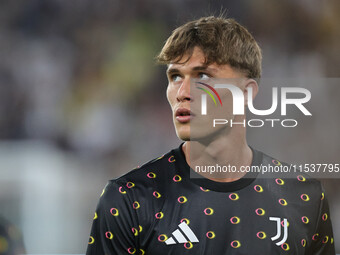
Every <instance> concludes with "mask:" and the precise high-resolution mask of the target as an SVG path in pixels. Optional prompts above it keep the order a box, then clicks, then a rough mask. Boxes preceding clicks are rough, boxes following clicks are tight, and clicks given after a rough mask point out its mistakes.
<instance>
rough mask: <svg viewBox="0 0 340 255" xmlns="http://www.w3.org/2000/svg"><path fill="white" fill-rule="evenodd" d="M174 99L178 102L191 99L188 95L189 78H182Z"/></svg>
mask: <svg viewBox="0 0 340 255" xmlns="http://www.w3.org/2000/svg"><path fill="white" fill-rule="evenodd" d="M176 99H177V101H178V102H183V101H192V97H191V95H190V79H189V78H184V79H183V82H182V84H181V86H180V88H179V89H178V91H177V95H176Z"/></svg>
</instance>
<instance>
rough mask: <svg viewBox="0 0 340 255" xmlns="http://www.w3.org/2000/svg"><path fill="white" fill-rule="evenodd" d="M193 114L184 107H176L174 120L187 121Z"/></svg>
mask: <svg viewBox="0 0 340 255" xmlns="http://www.w3.org/2000/svg"><path fill="white" fill-rule="evenodd" d="M193 116H194V114H193V113H192V112H191V111H190V110H189V109H186V108H178V109H177V110H176V112H175V117H176V120H177V121H178V122H180V123H187V122H189V121H190V119H192V117H193Z"/></svg>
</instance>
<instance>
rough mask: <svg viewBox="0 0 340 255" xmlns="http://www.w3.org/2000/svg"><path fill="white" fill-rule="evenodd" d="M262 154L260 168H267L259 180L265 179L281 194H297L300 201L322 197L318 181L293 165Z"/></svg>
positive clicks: (322, 193) (321, 188) (320, 185)
mask: <svg viewBox="0 0 340 255" xmlns="http://www.w3.org/2000/svg"><path fill="white" fill-rule="evenodd" d="M262 154H263V158H262V167H267V169H266V170H267V172H266V173H264V174H262V176H261V175H260V178H263V179H267V181H268V182H271V183H272V184H273V186H275V187H277V188H278V189H279V190H280V191H282V192H284V191H285V192H287V193H292V194H299V196H300V198H301V199H302V200H304V199H308V197H309V196H313V197H314V198H315V199H317V200H320V199H321V198H322V197H324V190H323V187H322V184H321V182H320V181H319V180H318V179H316V178H313V177H312V176H310V175H308V174H307V173H304V172H303V171H301V169H300V168H298V167H296V166H295V165H293V164H290V163H286V162H283V161H281V160H279V159H276V158H274V157H271V156H269V155H267V154H265V153H262ZM270 180H272V181H270Z"/></svg>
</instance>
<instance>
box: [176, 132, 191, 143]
mask: <svg viewBox="0 0 340 255" xmlns="http://www.w3.org/2000/svg"><path fill="white" fill-rule="evenodd" d="M176 134H177V137H178V138H179V139H181V140H182V141H185V142H186V141H190V132H188V131H187V132H183V131H176Z"/></svg>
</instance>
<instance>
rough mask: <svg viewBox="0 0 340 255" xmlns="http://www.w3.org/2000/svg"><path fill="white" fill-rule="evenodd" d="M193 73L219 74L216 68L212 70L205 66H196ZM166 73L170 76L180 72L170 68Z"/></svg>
mask: <svg viewBox="0 0 340 255" xmlns="http://www.w3.org/2000/svg"><path fill="white" fill-rule="evenodd" d="M191 70H192V71H208V72H212V73H216V72H217V69H215V68H211V67H208V66H206V65H203V66H195V67H193V68H192V69H191ZM166 73H167V74H168V75H169V74H173V73H180V70H179V69H177V68H170V69H168V70H166Z"/></svg>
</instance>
